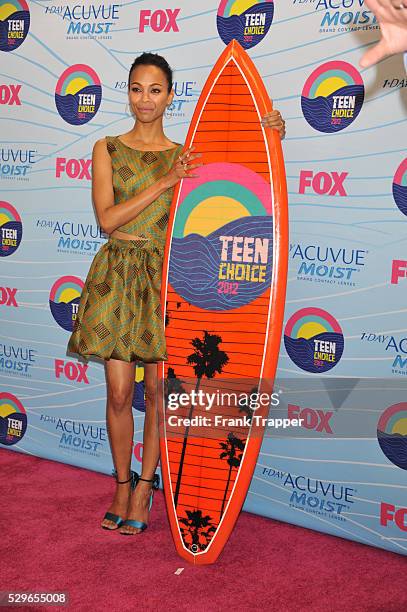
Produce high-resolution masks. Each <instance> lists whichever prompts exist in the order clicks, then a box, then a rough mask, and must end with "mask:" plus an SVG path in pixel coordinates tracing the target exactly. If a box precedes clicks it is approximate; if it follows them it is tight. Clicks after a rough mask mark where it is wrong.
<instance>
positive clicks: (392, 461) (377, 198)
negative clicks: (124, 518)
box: [0, 0, 407, 555]
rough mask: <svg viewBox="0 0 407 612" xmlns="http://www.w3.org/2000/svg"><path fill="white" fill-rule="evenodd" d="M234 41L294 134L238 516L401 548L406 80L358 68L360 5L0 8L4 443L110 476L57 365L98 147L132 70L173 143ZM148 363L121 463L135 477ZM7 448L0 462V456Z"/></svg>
mask: <svg viewBox="0 0 407 612" xmlns="http://www.w3.org/2000/svg"><path fill="white" fill-rule="evenodd" d="M233 37H236V38H237V39H238V40H240V42H241V43H242V44H243V46H244V47H245V48H246V49H248V52H249V54H250V55H251V57H252V58H253V60H254V61H255V63H256V65H257V67H258V69H259V71H260V74H261V75H262V77H263V78H264V81H265V84H266V86H267V88H268V91H269V93H270V96H271V97H272V98H273V100H274V104H275V106H276V107H277V108H278V109H279V110H280V111H281V112H282V114H283V115H284V117H285V119H286V121H287V130H288V131H287V138H286V140H285V142H284V144H283V146H284V154H285V160H286V169H287V177H288V191H289V205H290V252H289V258H290V266H289V282H288V293H287V304H286V314H285V323H284V334H283V339H282V343H281V351H280V360H279V368H278V377H279V385H280V387H281V390H282V391H283V393H282V395H281V397H282V403H281V406H280V411H282V412H283V413H285V416H287V415H289V416H297V415H301V417H302V418H303V419H304V422H303V427H302V428H301V432H300V434H296V438H294V437H293V436H291V437H290V436H288V435H286V436H283V435H277V434H276V433H275V432H273V431H267V433H266V436H265V439H264V442H263V446H262V449H261V453H260V456H259V460H258V464H257V467H256V470H255V473H254V477H253V480H252V484H251V487H250V490H249V493H248V496H247V499H246V502H245V506H244V508H245V509H246V510H248V511H251V512H255V513H257V514H261V515H264V516H268V517H272V518H276V519H280V520H283V521H288V522H291V523H296V524H300V525H303V526H306V527H309V528H312V529H316V530H319V531H324V532H327V533H331V534H334V535H337V536H341V537H344V538H349V539H354V540H357V541H359V542H364V543H366V544H371V545H373V546H378V547H382V548H386V549H389V550H392V551H394V552H397V553H400V554H404V555H405V554H406V553H407V507H406V506H407V503H406V500H407V394H406V393H405V384H406V382H405V381H406V378H405V377H406V375H407V323H406V317H407V307H406V295H407V292H406V290H407V244H406V242H407V233H406V231H407V159H406V123H405V120H406V114H407V96H406V91H407V77H406V68H405V64H404V62H403V57H402V56H398V57H394V58H389V59H386V60H384V61H382V62H381V63H380V64H379V65H378V66H376V67H373V68H369V69H365V70H362V69H360V68H359V67H358V60H359V58H360V57H361V54H362V53H363V51H364V50H365V49H366V48H367V47H368V46H369V45H370V44H372V42H373V41H374V40H376V39H377V38H378V26H377V23H376V22H375V18H374V16H373V15H372V13H371V12H370V11H369V10H368V8H367V7H366V6H365V5H364V0H275V1H274V2H273V1H272V0H267V1H264V2H256V1H255V0H223V1H222V2H219V1H218V0H207V1H206V2H205V3H194V2H190V1H187V0H158V1H156V0H134V1H128V2H123V3H99V2H96V1H95V2H88V1H86V2H82V3H78V4H75V2H69V3H65V4H62V3H60V2H57V1H47V0H41V1H35V0H31V1H29V2H26V1H25V0H5V1H3V0H1V1H0V58H1V67H0V107H1V110H0V113H1V116H0V121H1V123H0V129H1V142H0V186H1V194H0V200H1V201H0V233H1V245H0V256H1V258H0V271H1V276H0V285H1V286H0V323H1V338H0V381H1V388H0V426H1V427H0V443H1V448H2V449H8V450H9V451H18V452H22V453H27V454H29V455H37V456H41V457H47V458H49V459H53V460H57V461H62V462H66V463H69V464H73V465H78V466H81V467H84V468H89V469H93V470H96V471H100V472H105V473H110V472H111V469H112V460H111V455H110V449H109V443H108V437H107V432H106V426H105V402H106V395H105V380H104V370H103V364H100V363H95V362H90V363H89V364H88V365H84V364H83V363H81V362H79V361H77V360H75V359H73V358H72V356H71V357H70V356H68V355H67V354H66V344H67V340H68V338H69V333H70V330H71V329H72V321H73V319H74V318H75V313H76V310H77V304H78V300H79V296H80V293H81V290H82V287H83V282H84V279H85V277H86V273H87V270H88V268H89V265H90V262H91V260H92V257H93V256H94V254H95V253H96V251H97V250H98V249H99V247H100V246H101V245H102V244H103V243H104V242H105V240H106V236H104V235H103V234H102V233H101V231H100V229H99V228H98V226H97V223H96V220H95V216H94V213H93V209H92V204H91V151H92V146H93V144H94V142H95V141H96V140H97V139H99V138H101V137H103V136H105V135H117V134H122V133H124V132H125V131H127V130H129V129H130V127H131V126H132V119H131V117H130V116H129V115H128V113H127V108H126V101H127V96H126V87H127V85H126V84H127V74H128V68H129V66H130V64H131V63H132V61H133V59H134V57H135V56H137V55H138V54H139V53H141V52H142V51H144V50H151V51H156V52H159V53H162V54H163V55H165V56H166V57H167V58H168V60H169V62H170V64H171V65H172V66H173V67H174V68H175V69H176V72H175V77H176V83H175V99H174V103H173V105H172V107H171V108H170V109H168V112H167V115H166V118H165V128H166V133H167V135H168V136H169V137H170V138H171V139H173V140H175V141H178V142H182V141H183V139H184V138H185V136H186V132H187V128H188V123H189V121H190V119H191V116H192V113H193V110H194V107H195V104H196V101H197V99H198V97H199V95H200V91H201V89H202V86H203V84H204V82H205V80H206V78H207V76H208V74H209V72H210V70H211V68H212V66H213V64H214V63H215V61H216V59H217V58H218V56H219V55H220V53H221V52H222V50H223V49H224V45H225V43H227V42H228V41H229V40H230V38H233ZM142 380H143V369H142V367H137V371H136V381H135V393H134V402H133V404H134V406H133V407H134V417H135V424H136V427H135V432H136V433H135V438H134V448H133V451H134V453H133V454H134V456H133V464H134V467H135V469H139V468H140V461H141V457H142V448H143V447H142V428H143V418H144V413H143V386H142V385H143V383H142ZM3 452H4V451H3Z"/></svg>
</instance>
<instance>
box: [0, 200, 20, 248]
mask: <svg viewBox="0 0 407 612" xmlns="http://www.w3.org/2000/svg"><path fill="white" fill-rule="evenodd" d="M22 236H23V224H22V223H21V218H20V215H19V214H18V212H17V211H16V209H15V208H14V206H11V204H9V203H8V202H0V257H7V256H8V255H12V254H13V253H14V251H16V250H17V249H18V247H19V246H20V242H21V238H22Z"/></svg>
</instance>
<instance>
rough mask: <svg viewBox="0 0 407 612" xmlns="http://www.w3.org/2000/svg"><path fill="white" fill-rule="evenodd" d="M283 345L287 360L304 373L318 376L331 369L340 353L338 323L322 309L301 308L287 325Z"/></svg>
mask: <svg viewBox="0 0 407 612" xmlns="http://www.w3.org/2000/svg"><path fill="white" fill-rule="evenodd" d="M284 344H285V348H286V350H287V353H288V355H289V357H290V358H291V359H292V361H293V362H294V363H295V365H297V366H298V367H299V368H301V369H302V370H305V371H306V372H313V373H321V372H327V371H328V370H331V369H332V368H334V367H335V366H336V365H337V364H338V363H339V360H340V358H341V357H342V353H343V346H344V342H343V334H342V330H341V328H340V326H339V323H338V321H337V320H336V319H334V317H333V316H332V315H330V314H329V312H326V310H322V309H321V308H302V309H301V310H299V311H298V312H296V313H295V314H294V315H293V316H292V317H290V319H289V320H288V322H287V325H286V327H285V331H284Z"/></svg>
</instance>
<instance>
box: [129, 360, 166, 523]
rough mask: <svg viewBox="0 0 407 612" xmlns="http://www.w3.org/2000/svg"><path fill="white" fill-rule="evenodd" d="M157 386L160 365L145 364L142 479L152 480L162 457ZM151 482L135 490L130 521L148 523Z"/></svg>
mask: <svg viewBox="0 0 407 612" xmlns="http://www.w3.org/2000/svg"><path fill="white" fill-rule="evenodd" d="M157 385H158V364H157V363H145V364H144V388H145V394H146V416H145V420H144V435H143V461H142V469H141V478H147V479H151V478H152V477H153V475H154V473H155V470H156V467H157V463H158V459H159V457H160V443H159V434H158V412H157ZM151 485H152V483H151V482H145V481H144V480H140V481H139V482H138V484H137V487H136V488H135V490H134V492H133V494H132V496H131V500H130V506H129V512H128V514H127V518H128V519H132V520H135V521H142V522H143V523H147V522H148V504H149V500H150V492H151ZM120 531H121V532H125V533H139V532H140V531H141V530H140V529H136V528H135V527H131V526H130V525H124V526H123V527H121V528H120Z"/></svg>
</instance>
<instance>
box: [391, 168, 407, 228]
mask: <svg viewBox="0 0 407 612" xmlns="http://www.w3.org/2000/svg"><path fill="white" fill-rule="evenodd" d="M393 197H394V201H395V202H396V204H397V206H398V208H399V209H400V210H401V212H402V213H403V215H406V216H407V157H406V159H404V160H403V161H402V162H401V164H400V165H399V167H398V168H397V170H396V174H395V175H394V180H393Z"/></svg>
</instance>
